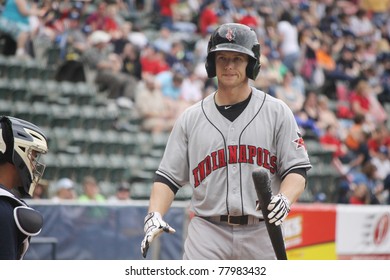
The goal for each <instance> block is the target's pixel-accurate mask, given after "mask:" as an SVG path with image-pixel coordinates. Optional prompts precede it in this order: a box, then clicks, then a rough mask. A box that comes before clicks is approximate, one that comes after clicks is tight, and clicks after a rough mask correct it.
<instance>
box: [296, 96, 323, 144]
mask: <svg viewBox="0 0 390 280" xmlns="http://www.w3.org/2000/svg"><path fill="white" fill-rule="evenodd" d="M318 118H319V114H318V104H317V94H316V93H315V92H313V91H309V92H308V93H307V95H306V97H305V100H304V102H303V105H302V108H301V110H299V111H298V112H296V113H295V119H296V120H297V123H298V125H299V126H300V127H301V128H302V134H303V135H304V136H305V137H306V138H309V137H310V138H312V139H318V138H319V137H320V136H321V130H320V129H319V128H318V125H317V122H318Z"/></svg>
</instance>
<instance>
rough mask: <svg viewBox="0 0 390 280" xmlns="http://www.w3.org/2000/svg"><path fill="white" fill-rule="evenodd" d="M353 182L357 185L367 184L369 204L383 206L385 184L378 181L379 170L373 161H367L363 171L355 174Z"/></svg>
mask: <svg viewBox="0 0 390 280" xmlns="http://www.w3.org/2000/svg"><path fill="white" fill-rule="evenodd" d="M352 175H353V182H354V183H355V184H358V185H359V184H362V183H363V184H365V185H366V186H367V188H368V193H369V203H370V204H381V201H382V199H381V195H382V192H383V183H382V182H381V181H380V180H378V177H377V168H376V167H375V165H374V164H373V163H372V162H371V161H367V162H365V163H364V164H363V165H362V168H361V171H360V172H359V171H358V172H354V173H353V174H352Z"/></svg>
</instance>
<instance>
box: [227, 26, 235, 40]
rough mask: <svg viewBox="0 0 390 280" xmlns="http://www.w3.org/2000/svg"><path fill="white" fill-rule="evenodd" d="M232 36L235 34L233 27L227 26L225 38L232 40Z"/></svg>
mask: <svg viewBox="0 0 390 280" xmlns="http://www.w3.org/2000/svg"><path fill="white" fill-rule="evenodd" d="M234 37H235V35H234V31H233V29H231V28H228V30H227V32H226V39H228V40H229V41H233V40H234Z"/></svg>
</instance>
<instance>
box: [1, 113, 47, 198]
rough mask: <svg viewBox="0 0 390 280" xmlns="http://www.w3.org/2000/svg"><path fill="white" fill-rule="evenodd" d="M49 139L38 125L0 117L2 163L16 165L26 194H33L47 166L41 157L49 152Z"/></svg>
mask: <svg viewBox="0 0 390 280" xmlns="http://www.w3.org/2000/svg"><path fill="white" fill-rule="evenodd" d="M47 150H48V148H47V138H46V136H45V134H44V133H43V131H42V130H41V129H40V128H39V127H37V126H36V125H34V124H32V123H30V122H27V121H25V120H21V119H18V118H14V117H9V116H2V117H0V162H9V163H12V164H13V165H15V167H16V169H17V171H18V174H19V176H20V178H21V181H22V184H23V186H22V187H23V188H22V190H23V191H24V194H29V195H30V196H31V195H32V194H33V191H34V188H35V185H36V184H37V183H38V181H39V179H40V178H41V177H42V175H43V171H44V169H45V165H44V164H42V163H40V162H39V156H40V155H41V154H45V153H46V152H47Z"/></svg>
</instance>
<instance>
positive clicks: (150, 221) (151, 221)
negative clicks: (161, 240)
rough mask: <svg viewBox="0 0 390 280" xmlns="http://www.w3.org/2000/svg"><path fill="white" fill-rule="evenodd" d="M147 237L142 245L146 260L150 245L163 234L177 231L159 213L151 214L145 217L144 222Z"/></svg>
mask: <svg viewBox="0 0 390 280" xmlns="http://www.w3.org/2000/svg"><path fill="white" fill-rule="evenodd" d="M144 232H145V237H144V239H143V240H142V243H141V252H142V256H143V257H144V258H146V254H147V253H148V249H149V246H150V243H152V241H153V240H154V239H155V238H156V237H157V236H159V235H160V234H161V233H163V232H168V233H175V232H176V230H175V229H173V228H172V227H170V226H169V225H168V224H167V223H166V222H165V221H164V220H163V219H162V217H161V214H160V213H158V212H151V213H149V214H148V215H146V217H145V222H144Z"/></svg>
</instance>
